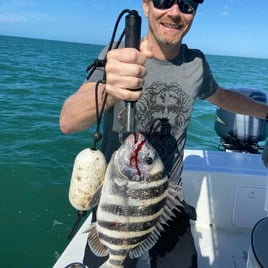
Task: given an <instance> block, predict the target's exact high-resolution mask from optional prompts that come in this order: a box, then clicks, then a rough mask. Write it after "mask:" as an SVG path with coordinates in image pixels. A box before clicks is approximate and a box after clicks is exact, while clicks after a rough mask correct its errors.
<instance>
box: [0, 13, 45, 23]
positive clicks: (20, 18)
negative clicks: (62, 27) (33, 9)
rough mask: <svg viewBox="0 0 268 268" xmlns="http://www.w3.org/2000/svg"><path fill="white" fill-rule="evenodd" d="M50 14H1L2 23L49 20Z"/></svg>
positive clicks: (0, 20)
mask: <svg viewBox="0 0 268 268" xmlns="http://www.w3.org/2000/svg"><path fill="white" fill-rule="evenodd" d="M47 20H49V16H47V15H46V14H41V13H11V12H8V13H5V14H0V23H10V24H12V23H18V22H26V21H28V22H29V21H47Z"/></svg>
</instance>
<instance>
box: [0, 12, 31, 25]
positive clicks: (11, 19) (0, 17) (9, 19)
mask: <svg viewBox="0 0 268 268" xmlns="http://www.w3.org/2000/svg"><path fill="white" fill-rule="evenodd" d="M26 20H27V18H26V17H25V16H24V15H18V14H14V13H7V14H0V22H1V23H15V22H23V21H26Z"/></svg>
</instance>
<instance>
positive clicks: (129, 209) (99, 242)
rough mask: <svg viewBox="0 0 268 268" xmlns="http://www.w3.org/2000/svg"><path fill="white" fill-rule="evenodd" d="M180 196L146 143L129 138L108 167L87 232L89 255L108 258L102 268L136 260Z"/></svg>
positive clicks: (145, 249)
mask: <svg viewBox="0 0 268 268" xmlns="http://www.w3.org/2000/svg"><path fill="white" fill-rule="evenodd" d="M136 139H137V140H136ZM178 191H179V186H178V185H175V184H172V183H171V182H169V181H168V178H167V176H166V175H165V171H164V165H163V163H162V161H161V159H160V157H159V155H158V153H157V152H156V150H155V149H154V148H153V147H152V146H151V145H150V144H149V143H148V141H147V140H146V139H145V137H144V136H143V135H142V134H138V137H135V136H134V135H133V134H131V135H130V136H128V138H127V139H126V140H125V141H124V143H123V144H122V145H121V146H120V148H119V149H118V150H117V151H116V152H115V153H114V154H113V156H112V159H111V160H110V162H109V164H108V167H107V171H106V175H105V178H104V182H103V186H102V189H101V194H100V199H99V205H98V208H97V221H96V222H95V223H92V224H91V226H90V228H89V230H88V232H89V236H88V244H89V246H90V248H91V250H92V252H94V254H95V255H97V256H106V255H109V258H108V260H107V261H106V262H105V263H104V264H103V265H102V266H101V268H105V267H109V268H112V267H114V268H119V267H124V261H125V259H126V257H127V256H129V257H130V258H137V257H140V256H141V255H142V254H143V253H144V252H145V251H147V250H149V249H150V248H151V247H152V246H153V245H154V244H155V243H156V241H157V240H158V238H159V236H160V233H161V231H163V230H164V229H163V227H162V224H166V222H167V221H168V220H170V219H171V217H172V216H174V213H173V212H172V210H173V209H177V208H178V206H180V205H181V203H180V202H179V200H178V198H177V196H178V195H179V193H178Z"/></svg>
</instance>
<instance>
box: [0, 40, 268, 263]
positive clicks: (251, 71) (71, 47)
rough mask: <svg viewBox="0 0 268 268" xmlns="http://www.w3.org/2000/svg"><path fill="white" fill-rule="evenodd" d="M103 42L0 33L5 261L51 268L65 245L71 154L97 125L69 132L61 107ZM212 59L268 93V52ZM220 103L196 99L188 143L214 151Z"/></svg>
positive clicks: (237, 80)
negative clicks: (62, 125)
mask: <svg viewBox="0 0 268 268" xmlns="http://www.w3.org/2000/svg"><path fill="white" fill-rule="evenodd" d="M101 48H102V47H101V46H97V45H88V44H78V43H67V42H58V41H47V40H38V39H29V38H18V37H7V36H0V85H1V90H0V105H1V106H0V126H1V127H0V153H1V154H0V174H1V175H0V179H1V181H0V183H1V185H0V202H1V209H0V212H1V214H0V242H1V243H0V266H1V267H9V268H13V267H27V268H28V267H29V268H30V267H39V268H43V267H44V268H47V267H52V266H53V264H54V263H55V261H56V259H57V257H58V256H59V255H60V253H61V252H62V251H63V249H64V248H65V246H66V245H67V236H68V234H69V231H70V229H71V227H72V225H73V223H74V221H75V220H76V212H75V210H74V209H73V208H72V207H71V205H70V204H69V201H68V189H69V181H70V176H71V172H72V167H73V161H74V158H75V156H76V154H77V153H78V152H80V151H81V150H82V149H84V148H86V147H90V146H91V145H92V137H91V134H92V132H93V131H94V128H92V129H89V130H87V131H84V132H81V133H77V134H73V135H64V134H62V133H61V132H60V129H59V124H58V121H59V113H60V110H61V107H62V104H63V102H64V100H65V99H66V97H67V96H69V95H70V94H72V93H73V92H74V91H75V90H76V89H77V88H78V87H79V86H80V84H81V83H82V82H83V81H84V79H85V76H86V72H85V69H86V67H87V66H88V65H89V64H90V63H91V62H92V61H93V60H94V59H95V58H96V56H97V55H98V52H99V51H100V49H101ZM207 59H208V61H209V63H210V66H211V69H212V71H213V74H214V77H215V78H216V80H217V81H218V83H219V84H220V85H221V86H223V87H225V88H255V89H260V90H263V91H264V92H265V93H268V79H267V76H266V74H267V72H268V59H253V58H241V57H226V56H213V55H207ZM215 110H216V108H215V107H214V106H212V105H210V104H209V103H208V102H206V101H200V100H197V102H196V106H195V109H194V112H193V116H192V120H191V124H190V126H189V134H188V142H187V148H194V149H208V150H217V146H218V143H219V137H217V135H216V133H215V131H214V120H215ZM81 250H83V249H81Z"/></svg>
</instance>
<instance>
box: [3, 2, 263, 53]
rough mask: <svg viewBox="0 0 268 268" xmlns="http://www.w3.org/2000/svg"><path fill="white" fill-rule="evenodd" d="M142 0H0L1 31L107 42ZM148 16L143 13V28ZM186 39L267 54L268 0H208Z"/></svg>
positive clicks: (207, 48) (212, 49)
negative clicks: (116, 25) (121, 18)
mask: <svg viewBox="0 0 268 268" xmlns="http://www.w3.org/2000/svg"><path fill="white" fill-rule="evenodd" d="M125 8H129V9H136V10H138V11H139V13H140V14H142V10H141V1H139V0H110V1H107V0H106V1H100V0H0V35H15V36H25V37H33V38H44V39H52V40H62V41H73V42H82V43H90V44H106V43H107V42H108V41H109V40H110V37H111V32H112V29H113V25H114V22H115V21H116V19H117V16H118V15H119V13H120V12H121V11H122V10H123V9H125ZM146 26H147V22H146V19H145V18H143V27H142V32H143V34H145V32H146ZM184 42H186V43H187V44H188V45H189V46H190V47H194V48H199V49H201V50H202V51H203V52H204V53H206V54H217V55H230V56H246V57H261V58H268V2H267V0H205V1H204V4H202V5H200V6H199V9H198V12H197V15H196V18H195V21H194V24H193V26H192V29H191V31H190V32H189V33H188V35H187V37H186V38H185V40H184Z"/></svg>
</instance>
